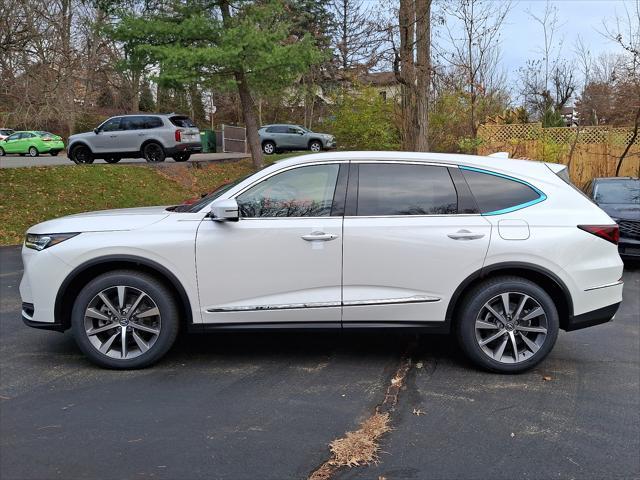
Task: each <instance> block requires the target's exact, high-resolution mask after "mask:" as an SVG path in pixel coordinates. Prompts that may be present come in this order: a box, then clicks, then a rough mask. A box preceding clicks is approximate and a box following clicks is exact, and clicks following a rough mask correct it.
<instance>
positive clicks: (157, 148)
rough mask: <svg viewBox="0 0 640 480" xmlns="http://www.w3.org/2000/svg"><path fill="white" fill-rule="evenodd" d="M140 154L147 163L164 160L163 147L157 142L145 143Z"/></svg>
mask: <svg viewBox="0 0 640 480" xmlns="http://www.w3.org/2000/svg"><path fill="white" fill-rule="evenodd" d="M142 156H143V157H144V159H145V160H146V161H147V162H149V163H160V162H164V159H165V153H164V148H162V145H160V144H159V143H155V142H154V143H147V144H146V145H145V146H144V147H143V148H142Z"/></svg>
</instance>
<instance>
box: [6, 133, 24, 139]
mask: <svg viewBox="0 0 640 480" xmlns="http://www.w3.org/2000/svg"><path fill="white" fill-rule="evenodd" d="M20 136H21V135H20V134H19V133H14V134H13V135H9V136H8V137H7V141H9V140H17V139H19V138H20Z"/></svg>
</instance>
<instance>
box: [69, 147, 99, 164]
mask: <svg viewBox="0 0 640 480" xmlns="http://www.w3.org/2000/svg"><path fill="white" fill-rule="evenodd" d="M71 160H72V161H73V162H74V163H76V164H78V165H82V164H83V163H93V160H94V158H93V154H92V153H91V150H89V148H88V147H85V146H84V145H80V146H78V147H76V148H74V149H73V150H71Z"/></svg>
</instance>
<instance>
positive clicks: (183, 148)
mask: <svg viewBox="0 0 640 480" xmlns="http://www.w3.org/2000/svg"><path fill="white" fill-rule="evenodd" d="M166 151H167V156H169V157H171V156H172V155H177V154H180V153H200V152H201V151H202V143H200V142H191V143H179V144H178V145H176V146H175V147H171V148H167V150H166Z"/></svg>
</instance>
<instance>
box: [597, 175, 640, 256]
mask: <svg viewBox="0 0 640 480" xmlns="http://www.w3.org/2000/svg"><path fill="white" fill-rule="evenodd" d="M587 193H588V195H589V196H590V197H591V198H592V199H593V201H594V202H596V203H597V204H598V206H599V207H600V208H602V209H603V210H604V211H605V212H607V213H608V214H609V216H610V217H611V218H612V219H614V220H615V221H616V223H617V224H618V226H619V227H620V242H619V243H618V248H619V250H620V255H621V256H623V257H635V258H640V179H638V178H633V177H605V178H594V179H593V180H592V181H591V184H589V187H588V189H587Z"/></svg>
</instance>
